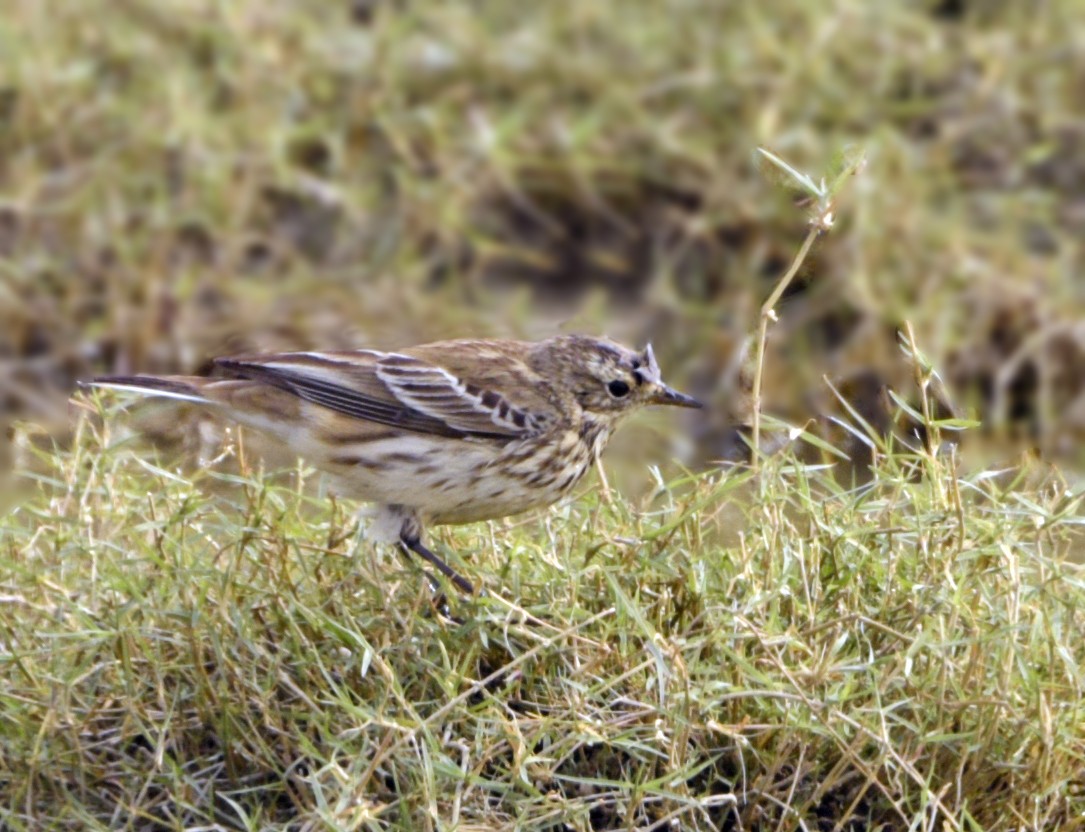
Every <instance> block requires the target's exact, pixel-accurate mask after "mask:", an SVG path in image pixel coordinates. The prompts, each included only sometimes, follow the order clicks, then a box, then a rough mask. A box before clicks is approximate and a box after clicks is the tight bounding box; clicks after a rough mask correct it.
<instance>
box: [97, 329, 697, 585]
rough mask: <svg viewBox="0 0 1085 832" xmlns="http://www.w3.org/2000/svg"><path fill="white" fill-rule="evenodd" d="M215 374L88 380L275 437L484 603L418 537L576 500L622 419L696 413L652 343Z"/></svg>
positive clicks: (580, 342)
mask: <svg viewBox="0 0 1085 832" xmlns="http://www.w3.org/2000/svg"><path fill="white" fill-rule="evenodd" d="M215 366H216V367H217V368H218V371H219V376H216V377H208V378H204V377H194V376H104V377H102V378H98V379H95V380H94V381H93V382H92V385H94V386H99V387H111V388H121V389H130V390H136V391H138V392H140V393H144V394H149V395H157V396H166V397H170V398H175V399H182V400H185V401H189V402H197V403H200V404H205V405H209V406H211V407H213V408H215V409H217V410H219V411H220V412H221V413H222V414H224V415H225V416H227V417H229V418H230V419H233V420H234V421H237V422H239V423H241V424H242V425H246V426H248V427H252V428H255V429H257V430H259V431H262V432H264V433H266V434H270V435H271V436H272V437H275V438H277V439H279V440H281V441H282V442H284V443H286V444H287V445H288V446H289V447H290V448H292V449H293V450H296V451H297V452H298V454H299V455H301V456H302V457H303V458H305V459H306V460H308V461H309V462H310V463H311V464H313V465H314V466H316V467H317V468H319V469H321V470H323V471H325V472H327V473H329V474H331V475H332V476H333V477H334V479H335V480H336V481H337V482H338V484H339V490H340V491H341V492H342V493H343V494H344V495H345V496H348V497H352V498H357V499H361V500H366V501H369V502H373V503H376V504H377V507H376V511H375V513H374V520H373V523H372V524H371V527H370V536H371V537H372V538H373V539H375V540H377V541H385V542H397V543H398V544H399V545H400V546H401V547H403V549H404V550H405V551H408V552H414V553H415V554H416V555H418V556H420V557H422V558H424V559H425V560H427V561H429V562H430V563H431V564H433V565H434V566H435V567H436V568H437V569H439V570H440V571H441V572H442V573H443V574H444V575H445V576H446V577H447V578H448V579H449V580H451V581H452V582H453V583H454V584H455V585H456V586H457V587H458V588H459V589H460V590H462V591H464V592H467V593H473V592H474V587H473V586H472V585H471V583H470V582H469V581H467V580H466V579H465V578H463V577H462V576H461V575H459V574H458V573H456V572H455V571H454V570H453V569H452V568H451V567H450V566H448V564H446V563H445V562H444V561H443V560H442V559H441V558H439V557H438V556H437V555H435V554H434V553H433V552H431V551H430V550H429V549H428V548H426V546H425V545H424V544H423V542H422V533H423V529H424V528H425V527H426V526H430V525H436V524H442V523H473V522H476V521H481V520H490V519H494V518H498V517H506V516H508V515H511V514H518V513H520V512H523V511H527V510H528V509H532V508H537V507H540V506H547V505H550V504H551V503H554V502H555V501H557V500H558V499H560V498H561V497H562V496H564V495H565V494H568V493H569V491H570V489H572V487H573V486H574V485H576V483H577V482H578V481H579V480H580V478H581V477H583V476H584V474H585V472H586V471H587V470H588V469H589V468H590V467H591V466H592V465H593V464H594V462H595V460H596V459H597V458H598V457H599V454H600V453H602V451H603V448H604V447H605V446H606V444H607V441H608V440H609V439H610V436H611V434H612V433H613V432H614V429H615V428H616V427H617V425H618V423H619V422H620V421H621V420H622V419H623V418H624V417H625V416H628V415H629V414H630V413H632V412H633V411H635V410H638V409H639V408H641V407H643V406H645V405H649V404H667V405H678V406H680V407H700V403H699V402H697V401H696V400H695V399H693V398H691V397H690V396H687V395H684V394H683V393H679V392H677V391H676V390H673V389H671V388H670V387H668V386H667V385H666V384H664V383H663V380H662V379H661V378H660V373H659V365H658V364H657V363H656V359H655V356H654V355H653V354H652V348H651V346H649V347H647V348H646V349H645V350H643V351H641V352H636V351H634V350H630V349H627V348H626V347H623V346H621V345H620V344H617V343H615V342H613V341H610V340H607V339H603V338H591V337H587V336H582V335H559V336H556V337H554V338H548V339H547V340H545V341H539V342H529V341H498V340H488V341H483V340H462V341H442V342H438V343H433V344H423V345H422V346H417V347H411V348H410V349H405V350H401V351H398V352H381V351H379V350H366V349H363V350H349V351H332V352H291V353H281V354H276V355H251V356H240V357H236V358H220V359H217V360H216V361H215Z"/></svg>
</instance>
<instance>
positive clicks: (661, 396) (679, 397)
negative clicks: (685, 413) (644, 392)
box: [652, 384, 704, 407]
mask: <svg viewBox="0 0 1085 832" xmlns="http://www.w3.org/2000/svg"><path fill="white" fill-rule="evenodd" d="M652 404H669V405H674V406H675V407H704V405H703V404H701V403H700V402H699V401H697V400H696V399H695V398H693V396H687V395H686V394H685V393H679V392H678V391H677V390H674V389H673V388H670V387H668V386H667V385H666V384H661V385H659V389H658V390H656V391H655V394H654V395H653V396H652Z"/></svg>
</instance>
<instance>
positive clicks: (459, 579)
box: [399, 529, 475, 595]
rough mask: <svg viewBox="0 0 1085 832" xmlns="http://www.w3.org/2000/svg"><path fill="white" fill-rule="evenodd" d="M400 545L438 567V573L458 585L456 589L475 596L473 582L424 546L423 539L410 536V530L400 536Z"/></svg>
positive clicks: (415, 535) (413, 535)
mask: <svg viewBox="0 0 1085 832" xmlns="http://www.w3.org/2000/svg"><path fill="white" fill-rule="evenodd" d="M399 545H400V546H402V547H403V550H404V551H405V552H414V553H415V554H416V555H418V557H420V558H423V559H424V560H428V561H429V562H430V563H432V564H433V565H434V566H436V567H437V569H438V571H440V573H441V574H442V575H444V576H445V577H446V578H448V579H449V580H450V581H452V583H454V584H455V585H456V588H457V589H458V590H460V592H464V593H466V594H467V595H474V594H475V587H474V586H473V585H472V584H471V582H470V581H469V580H467V579H466V578H464V577H463V576H462V575H460V574H459V573H458V572H457V571H456V570H455V569H453V568H452V567H451V566H449V565H448V564H447V563H445V562H444V561H443V560H441V559H440V558H439V557H437V555H435V554H434V553H433V552H431V551H430V550H429V549H427V548H426V547H425V546H423V545H422V540H421V537H420V536H419V535H417V534H409V533H408V530H406V529H404V532H403V534H402V535H400V538H399ZM431 583H432V579H431ZM436 588H437V587H434V589H436Z"/></svg>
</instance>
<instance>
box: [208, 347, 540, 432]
mask: <svg viewBox="0 0 1085 832" xmlns="http://www.w3.org/2000/svg"><path fill="white" fill-rule="evenodd" d="M215 363H216V365H217V366H219V367H220V368H222V369H223V370H225V371H226V372H227V373H228V374H229V375H231V376H234V377H238V378H246V379H251V380H254V381H260V382H262V383H264V384H268V385H271V386H273V387H276V388H279V389H281V390H285V391H287V392H290V393H292V394H294V395H296V396H298V397H299V398H301V399H304V400H305V401H309V402H312V403H314V404H318V405H320V406H322V407H327V408H329V409H331V410H334V411H337V412H339V413H343V414H346V415H348V416H353V417H355V418H358V419H364V420H367V421H370V422H376V423H378V424H382V425H388V426H391V427H397V428H403V429H405V430H411V431H418V432H420V433H429V434H435V435H438V436H448V437H463V438H465V437H474V438H487V439H515V438H526V437H528V436H532V435H535V434H536V433H538V432H539V431H541V430H542V429H543V428H544V427H545V425H546V418H545V416H543V415H542V414H539V413H529V412H527V411H525V410H524V409H522V408H517V407H515V406H513V405H512V404H511V403H510V402H509V401H508V400H507V399H506V398H505V397H504V396H503V395H501V394H500V393H497V392H496V391H494V390H487V389H482V388H481V387H479V386H476V385H474V384H471V383H470V382H468V381H465V380H464V379H461V378H459V377H458V376H456V375H454V374H453V373H451V372H449V371H448V370H446V369H444V368H442V367H439V366H436V365H435V364H432V363H430V362H427V361H424V360H422V359H419V358H415V357H412V356H408V355H403V354H400V353H384V352H377V351H375V350H358V351H352V352H330V353H284V354H281V355H270V356H256V357H251V358H249V357H242V358H224V359H218V360H217V361H216V362H215Z"/></svg>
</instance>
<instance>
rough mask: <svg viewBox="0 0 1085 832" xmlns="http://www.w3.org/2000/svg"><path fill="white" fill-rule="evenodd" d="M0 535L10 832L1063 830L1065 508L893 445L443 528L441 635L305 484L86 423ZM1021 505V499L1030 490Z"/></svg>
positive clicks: (1076, 794)
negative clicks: (452, 567)
mask: <svg viewBox="0 0 1085 832" xmlns="http://www.w3.org/2000/svg"><path fill="white" fill-rule="evenodd" d="M43 463H48V470H47V472H46V473H45V474H43V475H42V476H41V477H40V478H39V479H38V480H37V483H36V488H35V493H34V494H33V495H31V496H30V497H28V498H27V500H26V501H25V502H23V504H22V505H20V507H19V508H18V509H17V510H16V511H15V512H14V513H12V514H11V515H10V516H8V517H6V518H5V519H4V520H3V521H2V523H3V525H2V526H0V545H2V546H3V549H4V553H5V557H4V558H3V564H4V566H3V573H2V575H0V603H2V604H3V606H4V608H5V614H4V615H3V616H2V617H0V621H2V622H3V635H2V640H3V652H2V653H0V667H2V668H3V670H2V673H3V684H2V685H0V697H2V700H3V707H2V712H3V714H4V717H3V727H2V737H3V759H2V768H0V797H2V802H0V820H2V824H3V825H4V827H5V828H7V829H12V830H30V829H65V828H68V829H72V828H81V829H106V828H109V829H117V828H130V829H150V828H154V829H187V828H193V827H213V826H214V825H216V824H217V825H218V827H219V828H228V829H266V828H297V829H323V828H336V829H438V828H461V829H501V828H509V829H512V828H520V829H546V828H568V829H578V830H592V829H620V828H623V829H624V828H637V829H664V828H674V827H675V826H678V827H680V828H683V829H703V830H708V829H720V828H739V825H740V824H741V828H747V829H748V828H769V827H770V826H771V827H776V826H780V827H783V828H794V827H798V828H808V829H810V828H815V827H818V828H822V827H824V826H825V823H826V822H829V821H831V822H832V823H833V824H835V825H836V828H857V827H864V828H873V827H878V826H883V827H886V826H887V827H891V828H905V827H909V826H916V825H923V826H927V825H935V824H937V825H941V826H942V827H943V828H947V829H976V828H991V829H996V828H1010V827H1018V826H1029V827H1033V828H1056V827H1058V826H1061V825H1064V824H1069V823H1071V822H1072V821H1073V820H1074V819H1079V818H1080V817H1081V813H1082V811H1085V803H1083V795H1082V793H1081V790H1080V782H1081V779H1080V776H1081V770H1082V749H1083V735H1082V729H1081V726H1082V725H1083V724H1085V705H1083V704H1082V703H1083V688H1085V669H1083V660H1085V649H1083V648H1082V645H1081V639H1080V637H1079V635H1080V632H1081V631H1082V626H1083V623H1085V622H1083V621H1082V612H1081V610H1082V609H1085V586H1083V581H1082V575H1081V568H1080V565H1078V564H1075V563H1073V562H1072V561H1071V560H1070V559H1068V557H1069V555H1070V554H1071V552H1072V546H1073V541H1074V538H1075V533H1076V530H1077V526H1078V525H1080V522H1081V521H1080V519H1079V517H1078V515H1077V509H1078V506H1079V503H1080V497H1079V496H1078V495H1076V494H1068V493H1067V492H1066V490H1065V488H1064V486H1063V485H1062V484H1061V483H1060V482H1059V481H1058V480H1056V479H1054V478H1049V480H1048V481H1046V482H1043V483H1041V484H1039V485H1036V484H1035V480H1034V479H1033V480H1027V479H1019V480H1018V482H1017V483H1014V482H1012V481H1008V480H1007V477H1011V476H1012V474H1011V473H1009V472H1004V473H1002V474H998V475H995V474H994V473H979V474H969V475H961V474H959V473H958V472H957V470H956V463H955V457H954V456H953V455H952V454H948V453H942V454H939V453H934V454H930V453H928V451H927V449H926V448H918V449H916V450H909V449H907V448H903V447H900V446H898V447H893V446H892V445H891V444H890V446H889V447H887V448H886V449H885V452H884V453H878V454H876V455H875V470H874V472H873V477H872V479H871V480H870V481H869V482H868V483H866V484H865V485H863V486H861V487H857V488H848V487H844V486H843V485H841V484H840V483H839V482H838V481H837V479H836V478H835V476H834V472H833V470H832V468H831V467H829V466H825V467H817V466H814V467H805V466H802V465H799V464H796V463H795V462H794V461H793V460H791V459H789V458H788V457H787V456H786V455H777V456H774V457H767V458H766V459H764V460H763V464H762V467H761V469H760V471H759V472H758V474H757V476H756V477H754V475H753V474H751V473H750V472H748V471H747V472H743V471H738V470H736V471H734V472H731V473H726V474H722V475H713V476H701V477H694V478H686V479H685V481H684V482H683V483H680V484H671V485H669V486H667V485H664V486H661V487H660V488H659V489H658V490H657V493H656V494H655V495H653V496H651V497H650V498H646V500H645V501H644V502H643V504H641V505H640V506H632V505H631V504H629V503H628V502H626V501H623V500H613V501H609V502H607V501H602V500H601V499H600V494H599V493H598V492H597V491H595V490H590V491H588V492H587V493H585V494H582V495H581V497H580V498H579V499H577V500H575V501H573V502H570V503H568V504H565V505H564V506H561V507H559V508H558V509H556V510H554V511H551V512H548V513H545V514H544V515H543V516H542V518H538V519H537V522H524V521H515V522H514V521H509V522H506V523H494V524H490V525H489V526H476V527H466V528H464V529H455V530H451V531H448V530H446V531H443V532H441V533H440V537H439V540H438V543H439V545H441V546H442V547H445V548H446V549H447V550H449V551H450V552H452V553H454V556H455V557H456V558H463V560H464V561H465V563H464V568H465V569H467V570H469V572H472V573H474V574H475V575H476V576H477V577H478V578H480V579H481V581H482V582H484V583H485V585H486V587H487V590H488V593H489V594H488V595H487V596H486V597H484V598H480V599H477V600H474V601H469V600H463V601H460V602H459V603H457V604H456V607H455V610H454V612H455V614H456V615H457V616H458V617H459V618H460V619H462V620H461V621H458V622H457V621H452V620H449V619H447V618H445V617H442V616H441V615H439V614H437V613H436V612H435V610H434V608H433V606H432V604H431V602H430V600H429V594H428V590H427V588H426V584H425V582H424V580H422V579H421V577H420V575H419V573H418V572H417V571H416V570H415V568H414V567H413V565H410V564H406V563H404V562H403V561H401V560H399V559H398V558H396V557H395V556H393V555H391V554H390V553H387V552H383V551H377V550H374V549H373V548H372V547H370V546H369V545H368V544H366V543H365V542H364V541H363V540H362V538H361V537H360V536H359V534H358V533H357V529H356V524H355V522H354V520H353V519H352V518H351V514H350V512H349V510H348V509H347V508H346V507H345V506H343V505H341V504H338V503H336V502H334V501H329V500H326V499H324V498H322V497H321V496H320V494H319V489H317V490H314V488H313V483H312V482H310V481H309V480H310V479H311V477H310V476H309V474H308V472H307V471H306V470H305V469H300V468H299V469H296V470H293V471H290V472H286V473H285V474H284V475H283V476H282V477H278V478H269V477H262V476H259V475H257V474H253V475H244V474H229V475H227V474H225V473H222V471H221V466H220V465H219V466H215V465H210V466H208V467H205V468H201V469H197V470H195V471H190V472H187V473H179V472H178V471H175V470H171V469H169V468H167V467H156V466H155V465H151V464H148V463H146V462H144V461H141V457H140V455H139V454H138V453H137V451H136V449H133V448H132V447H131V446H130V444H129V443H127V442H123V441H122V442H115V441H113V439H112V437H111V434H110V433H109V432H108V430H107V429H105V428H101V427H97V428H96V427H94V426H93V425H92V424H91V422H90V421H89V420H87V421H83V422H82V423H81V425H80V429H79V431H78V435H77V437H76V441H75V442H74V443H73V445H72V446H71V448H70V449H68V450H57V451H55V452H53V453H51V454H48V455H47V458H46V459H44V460H43ZM1028 482H1031V483H1032V485H1029V486H1027V487H1025V486H1024V485H1023V484H1024V483H1028Z"/></svg>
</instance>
